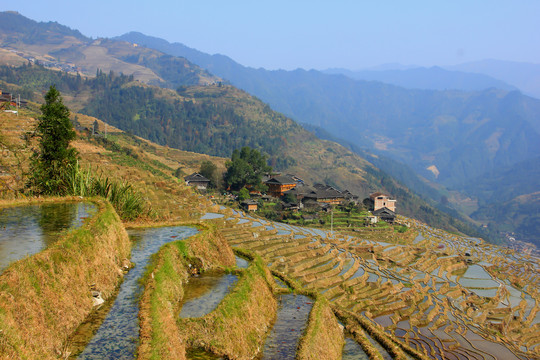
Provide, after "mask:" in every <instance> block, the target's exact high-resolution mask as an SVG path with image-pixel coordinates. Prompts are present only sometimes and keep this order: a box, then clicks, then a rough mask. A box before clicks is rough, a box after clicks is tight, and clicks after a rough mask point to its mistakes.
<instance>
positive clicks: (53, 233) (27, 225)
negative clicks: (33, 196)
mask: <svg viewBox="0 0 540 360" xmlns="http://www.w3.org/2000/svg"><path fill="white" fill-rule="evenodd" d="M95 212H96V207H95V205H94V204H92V203H85V202H79V203H76V202H72V203H61V204H42V205H26V206H17V207H7V208H1V209H0V229H1V231H0V271H2V270H3V269H5V268H6V267H7V266H8V265H9V264H10V263H12V262H14V261H17V260H19V259H21V258H23V257H25V256H27V255H33V254H36V253H38V252H40V251H42V250H44V249H45V248H47V246H50V245H51V244H53V243H54V242H56V241H57V240H58V239H59V238H60V235H61V234H62V233H63V232H64V231H66V230H68V229H71V228H77V227H80V226H81V225H82V224H83V222H84V220H85V219H86V218H88V217H91V216H92V215H93V214H95Z"/></svg>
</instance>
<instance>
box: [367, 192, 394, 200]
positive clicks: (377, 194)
mask: <svg viewBox="0 0 540 360" xmlns="http://www.w3.org/2000/svg"><path fill="white" fill-rule="evenodd" d="M378 196H387V197H390V195H388V194H385V193H382V192H375V193H373V194H371V195H369V197H370V198H371V199H375V198H376V197H378Z"/></svg>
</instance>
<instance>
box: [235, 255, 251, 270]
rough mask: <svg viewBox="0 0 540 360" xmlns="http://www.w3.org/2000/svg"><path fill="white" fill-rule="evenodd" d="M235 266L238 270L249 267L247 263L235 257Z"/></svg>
mask: <svg viewBox="0 0 540 360" xmlns="http://www.w3.org/2000/svg"><path fill="white" fill-rule="evenodd" d="M236 266H237V267H239V268H240V269H246V268H247V267H248V266H249V261H247V260H246V259H244V258H242V257H240V256H238V255H237V256H236Z"/></svg>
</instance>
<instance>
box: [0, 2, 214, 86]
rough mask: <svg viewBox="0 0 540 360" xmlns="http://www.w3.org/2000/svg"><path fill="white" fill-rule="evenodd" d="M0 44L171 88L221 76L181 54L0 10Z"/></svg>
mask: <svg viewBox="0 0 540 360" xmlns="http://www.w3.org/2000/svg"><path fill="white" fill-rule="evenodd" d="M0 46H1V47H3V48H5V49H10V50H13V51H16V52H17V53H19V54H22V56H23V57H25V58H26V59H29V60H31V61H37V62H39V63H41V64H44V65H46V66H48V67H52V68H55V67H56V68H60V67H62V66H63V65H70V67H71V68H72V69H73V71H78V72H80V73H82V74H84V75H88V76H94V75H95V74H96V72H97V70H98V69H99V70H100V71H103V72H110V71H113V72H117V73H120V72H122V73H124V74H126V75H133V76H134V77H135V78H136V79H138V80H141V81H143V82H145V83H148V84H153V85H158V86H165V87H170V88H176V87H178V86H181V85H197V84H210V83H215V82H218V81H220V80H221V79H220V78H218V77H216V76H214V75H211V74H210V73H208V72H207V71H206V70H203V69H201V68H200V67H199V66H197V65H195V64H192V63H191V62H189V61H188V60H186V59H185V58H182V57H177V56H171V55H167V54H164V53H162V52H159V51H157V50H153V49H150V48H138V47H137V46H135V45H133V44H130V43H127V42H123V41H113V40H109V39H96V40H93V39H90V38H88V37H86V36H83V35H82V34H81V33H80V32H79V31H77V30H73V29H70V28H68V27H66V26H64V25H60V24H58V23H53V22H49V23H43V22H36V21H33V20H30V19H27V18H25V17H24V16H22V15H20V14H18V13H15V12H0Z"/></svg>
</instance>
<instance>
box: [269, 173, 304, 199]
mask: <svg viewBox="0 0 540 360" xmlns="http://www.w3.org/2000/svg"><path fill="white" fill-rule="evenodd" d="M265 184H266V186H268V194H269V195H271V196H273V197H277V198H279V197H282V196H283V194H284V193H285V192H286V191H288V190H291V189H293V188H295V187H296V184H297V182H296V180H295V179H293V178H292V177H291V176H287V175H278V176H274V177H272V178H270V179H269V180H267V181H265Z"/></svg>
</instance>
